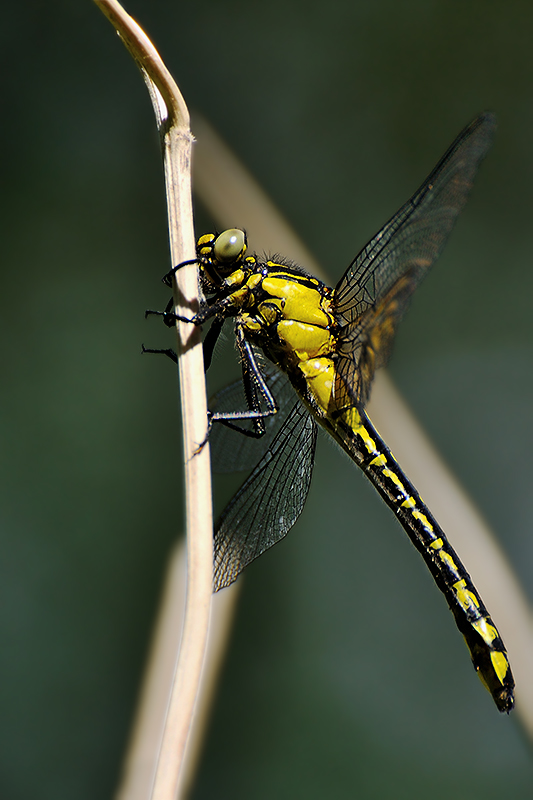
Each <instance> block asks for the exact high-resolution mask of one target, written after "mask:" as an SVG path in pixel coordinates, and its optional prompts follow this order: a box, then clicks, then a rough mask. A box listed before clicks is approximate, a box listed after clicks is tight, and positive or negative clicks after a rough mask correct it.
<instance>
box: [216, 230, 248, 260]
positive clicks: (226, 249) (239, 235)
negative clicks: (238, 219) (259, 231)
mask: <svg viewBox="0 0 533 800" xmlns="http://www.w3.org/2000/svg"><path fill="white" fill-rule="evenodd" d="M245 250H246V235H245V233H244V231H241V230H239V228H230V229H229V230H227V231H224V233H221V234H220V236H218V237H217V239H216V241H215V244H214V246H213V253H214V256H215V258H216V260H217V261H220V262H222V263H226V264H227V263H229V262H230V261H236V260H237V259H238V258H239V256H242V255H243V254H244V251H245Z"/></svg>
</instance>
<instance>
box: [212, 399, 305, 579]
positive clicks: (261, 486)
mask: <svg viewBox="0 0 533 800" xmlns="http://www.w3.org/2000/svg"><path fill="white" fill-rule="evenodd" d="M316 432H317V425H316V422H315V421H314V419H313V418H312V417H311V416H310V415H309V412H308V411H307V410H306V409H305V408H304V406H303V405H302V404H301V403H300V402H299V401H297V402H296V403H295V404H294V405H293V407H292V409H291V411H290V413H289V415H288V417H287V419H286V421H285V424H284V425H283V426H282V427H281V428H280V430H279V431H278V433H277V435H276V436H275V438H274V440H273V441H272V443H271V445H270V447H269V449H268V451H267V452H266V453H265V455H264V456H263V458H262V459H261V461H260V462H259V464H257V466H256V468H255V469H254V471H253V472H252V474H251V475H250V477H249V478H248V479H247V480H246V481H245V482H244V484H243V485H242V486H241V488H240V489H239V491H238V492H237V494H236V495H235V496H234V497H233V498H232V500H231V501H230V502H229V504H228V505H227V506H226V508H225V509H224V511H223V512H222V515H221V517H220V519H219V520H218V523H217V526H216V530H215V572H214V591H215V592H216V591H218V590H219V589H222V588H223V587H225V586H229V584H230V583H233V581H234V580H235V579H236V578H237V577H238V575H239V574H240V573H241V572H242V570H243V569H244V568H245V567H246V566H247V565H248V564H249V563H250V562H251V561H253V560H254V559H255V558H257V557H258V556H260V555H261V554H262V553H264V552H265V550H268V548H269V547H272V546H273V545H274V544H276V543H277V542H279V541H280V540H281V539H283V537H284V536H286V535H287V533H288V532H289V531H290V529H291V528H292V526H293V525H294V523H295V522H296V520H297V519H298V517H299V516H300V514H301V513H302V509H303V507H304V504H305V501H306V498H307V494H308V491H309V485H310V482H311V474H312V470H313V464H314V454H315V447H316V435H317V434H316ZM243 438H244V437H243Z"/></svg>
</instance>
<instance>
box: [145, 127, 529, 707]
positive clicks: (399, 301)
mask: <svg viewBox="0 0 533 800" xmlns="http://www.w3.org/2000/svg"><path fill="white" fill-rule="evenodd" d="M494 129H495V119H494V116H493V115H492V114H490V113H485V114H482V115H481V116H479V117H478V118H477V119H475V120H474V121H473V122H472V123H471V124H470V125H468V126H467V127H466V128H465V129H464V130H463V131H462V132H461V133H460V134H459V136H458V137H457V138H456V139H455V140H454V142H453V143H452V144H451V146H450V147H449V148H448V150H447V151H446V153H445V154H444V155H443V156H442V158H441V159H440V161H439V162H438V164H437V166H436V167H435V168H434V169H433V171H432V172H431V173H430V175H429V176H428V177H427V178H426V180H425V181H424V182H423V183H422V185H421V186H420V188H419V189H418V190H417V191H416V192H415V193H414V194H413V196H412V197H411V198H410V200H408V201H407V202H406V203H405V204H404V205H403V206H402V207H401V208H400V210H399V211H398V212H397V213H396V214H394V216H392V217H391V219H390V220H389V221H388V222H387V223H386V224H385V225H384V226H383V228H381V230H380V231H379V232H378V233H377V234H376V235H375V236H374V237H373V238H372V239H371V240H370V241H369V242H368V244H367V245H366V246H365V247H364V248H363V249H362V250H361V252H360V253H359V254H358V255H357V256H356V257H355V258H354V260H353V261H352V263H351V264H350V265H349V267H348V269H347V270H346V272H345V273H344V275H343V276H342V278H341V279H340V281H339V282H338V283H337V285H336V287H335V288H334V289H333V288H330V287H328V286H326V285H325V284H324V283H322V282H321V281H319V280H317V279H316V278H315V277H313V276H312V275H310V274H309V273H307V272H306V271H305V270H304V269H301V268H300V267H298V266H296V265H294V264H292V263H291V262H290V261H288V260H286V259H283V258H280V257H278V256H276V257H273V258H267V257H266V256H265V257H260V256H258V255H257V254H249V253H248V245H247V237H246V234H245V232H244V231H243V230H241V229H239V228H234V229H230V230H227V231H224V232H222V233H220V234H216V233H208V234H205V235H203V236H201V237H200V238H199V239H198V241H197V254H196V258H195V259H194V261H193V262H186V263H197V264H198V268H199V282H200V288H201V291H202V295H203V301H202V304H201V307H200V310H199V311H198V313H197V314H196V315H195V316H193V317H191V318H187V317H184V316H177V315H176V314H174V313H173V311H171V308H172V305H171V302H172V301H171V302H170V303H169V305H168V306H167V309H166V310H165V311H163V312H147V313H158V314H161V315H163V317H164V321H165V323H166V324H167V325H169V326H170V325H173V324H174V323H175V320H176V319H179V320H182V321H187V322H190V323H192V324H194V325H204V324H205V323H207V322H208V321H211V326H210V328H209V330H208V332H207V334H206V336H205V338H204V353H205V358H206V364H207V366H209V364H210V363H211V360H212V356H213V350H214V346H215V343H216V341H217V340H218V338H219V336H220V333H221V330H222V327H223V325H224V322H225V321H226V320H228V319H230V318H231V319H233V323H234V330H235V343H236V347H237V351H238V354H239V358H240V362H241V365H242V380H240V381H238V382H237V383H236V384H233V385H232V386H230V387H228V388H227V389H225V390H223V391H222V392H220V393H219V394H218V395H216V396H215V400H214V404H212V405H211V409H210V412H209V429H211V427H212V426H213V425H214V423H217V425H216V427H215V428H213V431H211V433H212V435H211V436H210V440H211V442H212V448H213V451H214V461H215V462H217V463H218V464H219V466H220V465H221V464H222V467H223V468H227V469H236V470H237V469H251V473H250V475H249V477H248V478H247V479H246V480H245V482H244V483H243V485H242V486H241V488H240V489H239V490H238V491H237V493H236V494H235V496H234V497H233V498H232V499H231V500H230V502H229V503H228V505H227V506H226V508H225V509H224V511H223V512H222V514H221V516H220V518H219V520H218V522H217V524H216V529H215V539H214V546H215V563H214V591H218V590H219V589H222V588H224V587H226V586H228V585H229V584H231V583H232V582H233V581H234V580H235V579H236V578H237V577H238V576H239V575H240V573H241V572H242V571H243V569H244V568H245V567H246V566H247V565H248V564H249V563H250V562H252V561H253V560H254V559H255V558H257V557H258V556H260V555H261V554H262V553H264V552H265V551H266V550H267V549H268V548H270V547H272V546H273V545H274V544H276V543H277V542H279V541H280V540H281V539H282V538H283V537H284V536H286V534H287V533H288V532H289V530H290V529H291V528H292V527H293V525H294V524H295V522H296V520H297V519H298V517H299V516H300V514H301V512H302V509H303V507H304V504H305V501H306V498H307V494H308V491H309V485H310V481H311V475H312V470H313V464H314V456H315V446H316V438H317V428H318V426H319V425H320V426H321V427H322V428H323V429H324V430H325V431H326V432H327V433H328V434H329V435H330V436H331V437H332V438H333V439H334V440H335V441H336V442H337V443H338V444H339V445H340V447H341V448H342V449H343V450H344V451H345V452H346V453H347V454H348V455H349V457H350V458H351V459H352V460H353V461H354V462H355V463H356V464H357V466H358V467H360V469H361V470H362V471H363V472H364V474H365V475H366V477H367V478H368V479H369V480H370V482H371V483H372V484H373V486H374V487H375V488H376V490H377V492H378V494H379V495H380V496H381V497H382V498H383V500H384V501H385V503H386V504H387V505H388V506H389V508H390V509H391V510H392V511H393V512H394V514H395V516H396V518H397V519H398V521H399V522H400V524H401V525H402V527H403V529H404V531H405V532H406V534H407V536H408V537H409V539H410V540H411V542H412V543H413V544H414V546H415V547H416V549H417V550H418V552H419V553H420V554H421V556H422V558H423V559H424V561H425V563H426V566H427V567H428V569H429V570H430V572H431V574H432V576H433V578H434V580H435V583H436V584H437V586H438V588H439V589H440V591H441V592H442V594H443V595H444V597H445V598H446V601H447V603H448V606H449V608H450V610H451V612H452V614H453V616H454V619H455V622H456V625H457V627H458V629H459V631H460V632H461V633H462V635H463V637H464V639H465V641H466V644H467V647H468V649H469V651H470V656H471V659H472V662H473V665H474V668H475V670H476V672H477V674H478V675H479V677H480V678H481V681H482V682H483V684H484V685H485V687H486V688H487V689H488V691H489V692H490V694H491V695H492V697H493V699H494V701H495V703H496V706H497V708H498V709H499V710H500V711H502V712H507V713H508V712H509V711H510V710H511V709H512V708H513V705H514V696H513V689H514V680H513V676H512V672H511V668H510V664H509V660H508V657H507V653H506V650H505V646H504V643H503V641H502V638H501V636H500V634H499V632H498V629H497V628H496V626H495V624H494V622H493V621H492V618H491V617H490V615H489V613H488V611H487V609H486V607H485V605H484V603H483V601H482V599H481V597H480V595H479V593H478V591H477V589H476V588H475V586H474V584H473V582H472V580H471V578H470V576H469V574H468V572H467V571H466V569H465V567H464V566H463V564H462V563H461V560H460V559H459V556H458V555H457V553H456V552H455V550H454V549H453V548H452V546H451V545H450V543H449V542H448V540H447V538H446V535H445V533H444V531H443V530H442V528H441V527H440V525H439V524H438V522H437V520H436V519H435V518H434V516H433V515H432V514H431V512H430V510H429V509H428V508H427V506H426V505H425V504H424V502H423V501H422V499H421V497H420V495H419V493H418V492H417V490H416V488H415V487H414V485H413V484H412V483H411V481H410V480H409V479H408V477H407V476H406V475H405V474H404V472H403V471H402V469H401V467H400V466H399V464H398V463H397V461H396V460H395V458H394V457H393V455H392V453H391V451H390V450H389V448H388V447H387V445H386V444H385V442H384V441H383V440H382V438H381V437H380V435H379V433H378V432H377V430H376V429H375V427H374V426H373V424H372V422H371V420H370V419H369V417H368V415H367V413H366V411H365V405H366V403H367V400H368V398H369V393H370V388H371V384H372V380H373V377H374V373H375V371H376V370H377V369H378V368H379V367H382V366H384V365H385V364H386V363H387V360H388V358H389V355H390V352H391V346H392V342H393V339H394V335H395V333H396V329H397V326H398V323H399V322H400V320H401V318H402V316H403V314H404V313H405V311H406V309H407V307H408V305H409V302H410V299H411V296H412V294H413V292H414V290H415V289H416V287H417V286H418V284H419V283H420V281H421V280H422V278H423V277H424V275H425V274H426V273H427V271H428V269H429V268H430V267H431V265H432V264H433V262H434V261H435V259H436V258H437V257H438V255H439V254H440V252H441V250H442V248H443V246H444V243H445V241H446V239H447V237H448V235H449V233H450V231H451V229H452V227H453V225H454V223H455V220H456V218H457V215H458V214H459V212H460V210H461V209H462V207H463V206H464V204H465V202H466V199H467V196H468V194H469V191H470V188H471V186H472V183H473V179H474V176H475V173H476V171H477V169H478V166H479V164H480V162H481V161H482V159H483V158H484V157H485V155H486V154H487V152H488V149H489V147H490V145H491V142H492V138H493V134H494ZM181 266H183V265H182V264H180V265H178V267H176V268H175V269H174V270H172V271H171V272H170V273H169V274H168V275H167V276H165V278H164V280H165V282H166V283H167V284H168V285H171V278H172V275H173V274H174V273H175V271H176V270H177V269H179V268H180V267H181ZM152 352H153V351H152ZM165 352H168V351H165ZM239 409H240V410H239ZM236 433H238V434H240V435H239V436H236ZM237 440H239V442H240V443H239V442H237Z"/></svg>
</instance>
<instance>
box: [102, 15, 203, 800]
mask: <svg viewBox="0 0 533 800" xmlns="http://www.w3.org/2000/svg"><path fill="white" fill-rule="evenodd" d="M95 2H96V4H97V6H98V7H99V8H100V9H101V11H102V12H103V13H104V14H105V16H106V17H107V18H108V19H109V21H110V22H111V24H112V25H113V27H114V28H115V30H116V31H117V33H118V34H119V36H120V37H121V39H122V41H123V43H124V44H125V46H126V47H127V49H128V50H129V52H130V54H131V55H132V57H133V59H134V60H135V62H136V64H137V66H138V67H139V68H140V70H141V72H142V74H143V77H144V80H145V82H146V84H147V87H148V91H149V93H150V97H151V100H152V104H153V107H154V112H155V116H156V120H157V127H158V130H159V134H160V137H161V146H162V151H163V163H164V173H165V185H166V195H167V209H168V223H169V237H170V251H171V258H172V264H180V263H181V262H183V261H187V260H190V259H194V257H195V254H196V252H195V241H194V229H193V218H192V198H191V181H190V165H191V148H192V141H193V137H192V135H191V132H190V128H189V113H188V110H187V106H186V105H185V102H184V100H183V97H182V96H181V93H180V91H179V89H178V87H177V85H176V83H175V82H174V80H173V78H172V76H171V75H170V73H169V72H168V70H167V69H166V67H165V65H164V64H163V61H162V60H161V57H160V56H159V54H158V52H157V51H156V49H155V48H154V46H153V45H152V43H151V42H150V40H149V39H148V37H147V36H146V34H145V33H144V31H143V30H142V29H141V28H140V27H139V25H138V24H137V23H136V22H135V21H134V20H133V19H132V18H131V17H130V16H129V15H128V14H126V12H125V11H124V9H123V8H122V6H121V5H120V4H119V3H118V2H115V0H95ZM173 292H174V303H175V311H176V313H177V314H181V315H184V316H191V315H192V314H193V313H194V312H195V310H196V309H197V308H198V289H197V277H196V268H195V266H193V265H192V266H188V267H184V268H182V269H180V270H179V272H178V273H177V280H176V281H174V286H173ZM177 339H178V353H179V356H180V358H179V373H180V393H181V408H182V416H183V423H184V432H183V440H184V455H185V482H186V515H187V516H186V531H187V558H188V581H187V594H186V604H185V616H184V622H183V630H182V636H181V644H180V653H179V657H178V660H177V663H176V668H175V672H174V679H173V685H172V690H171V694H170V699H169V702H168V708H167V714H166V719H165V724H164V729H163V734H162V738H161V744H160V748H159V755H158V759H157V765H156V768H155V775H154V781H153V788H152V794H151V797H152V798H153V800H173V799H174V798H175V797H176V796H177V793H178V791H179V785H180V780H182V775H183V765H184V758H185V752H186V747H187V741H188V737H189V732H190V728H191V720H192V715H193V712H194V707H195V702H196V696H197V691H198V684H199V680H200V673H201V669H202V663H203V659H204V651H205V646H206V640H207V630H208V624H209V613H210V603H211V589H212V569H213V568H212V564H213V539H212V514H211V482H210V470H209V448H208V447H207V446H206V447H204V448H203V449H202V450H201V452H200V453H198V454H195V452H196V449H197V447H198V444H199V443H200V442H203V441H204V439H205V436H206V422H207V405H206V397H205V379H204V369H203V358H202V348H201V346H200V344H201V340H200V331H199V329H197V328H195V326H193V325H187V324H186V323H180V324H179V325H178V329H177Z"/></svg>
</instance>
